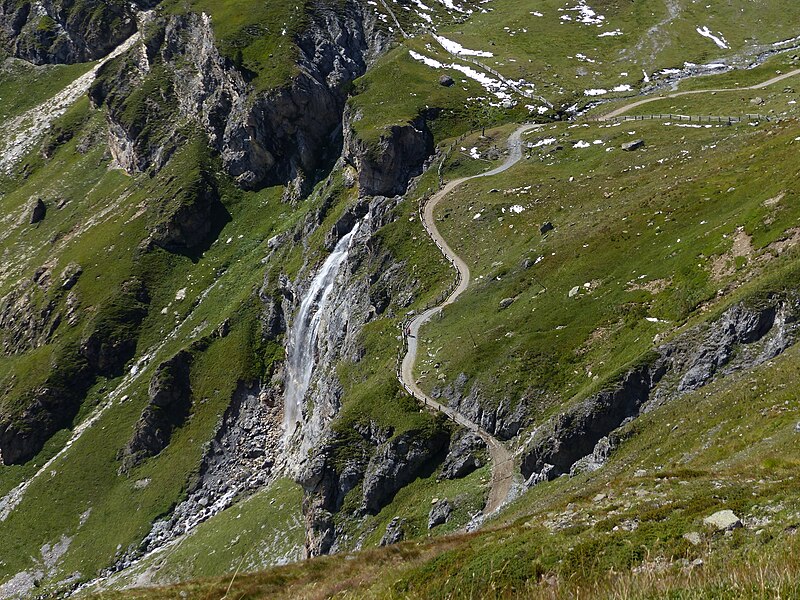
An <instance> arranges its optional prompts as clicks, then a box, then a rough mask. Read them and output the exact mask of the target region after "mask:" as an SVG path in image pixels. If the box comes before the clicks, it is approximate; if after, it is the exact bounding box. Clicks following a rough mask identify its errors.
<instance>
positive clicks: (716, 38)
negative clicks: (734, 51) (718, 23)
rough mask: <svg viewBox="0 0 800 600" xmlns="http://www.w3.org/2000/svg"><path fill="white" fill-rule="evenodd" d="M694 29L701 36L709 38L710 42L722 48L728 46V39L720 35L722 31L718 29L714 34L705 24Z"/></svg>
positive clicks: (725, 48) (724, 48)
mask: <svg viewBox="0 0 800 600" xmlns="http://www.w3.org/2000/svg"><path fill="white" fill-rule="evenodd" d="M695 31H697V33H699V34H700V35H702V36H703V37H706V38H708V39H710V40H711V41H712V42H714V43H715V44H716V45H717V46H719V47H720V48H722V49H723V50H727V49H728V47H729V46H728V40H726V39H725V37H724V36H723V35H722V33H720V32H719V31H718V32H717V35H714V34H713V33H711V30H710V29H709V28H708V25H705V26H703V27H697V28H696V29H695Z"/></svg>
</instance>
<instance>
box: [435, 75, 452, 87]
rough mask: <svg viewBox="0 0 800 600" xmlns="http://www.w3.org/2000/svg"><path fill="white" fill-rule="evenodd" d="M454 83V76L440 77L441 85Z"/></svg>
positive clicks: (445, 85) (447, 85)
mask: <svg viewBox="0 0 800 600" xmlns="http://www.w3.org/2000/svg"><path fill="white" fill-rule="evenodd" d="M454 84H455V81H453V78H452V77H450V75H442V76H441V77H439V85H442V86H444V87H451V86H452V85H454Z"/></svg>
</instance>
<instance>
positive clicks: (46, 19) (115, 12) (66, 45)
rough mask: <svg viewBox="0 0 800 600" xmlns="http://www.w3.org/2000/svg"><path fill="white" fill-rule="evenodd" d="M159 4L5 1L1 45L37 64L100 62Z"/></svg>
mask: <svg viewBox="0 0 800 600" xmlns="http://www.w3.org/2000/svg"><path fill="white" fill-rule="evenodd" d="M157 2H158V0H135V1H133V2H120V1H111V2H109V1H107V0H81V1H78V0H29V1H22V2H20V1H18V0H3V1H2V2H0V40H2V42H3V45H4V46H5V48H6V50H8V51H9V52H10V53H11V54H12V55H14V56H16V57H17V58H22V59H25V60H27V61H30V62H32V63H35V64H37V65H40V64H45V63H78V62H86V61H90V60H95V59H98V58H101V57H103V56H105V55H106V54H108V53H109V52H111V50H113V49H114V48H116V47H117V46H118V45H119V44H120V43H121V42H123V41H124V40H126V39H127V38H129V37H130V36H131V35H133V33H134V32H135V31H136V13H137V12H138V11H139V10H142V9H145V8H149V7H151V6H154V5H155V4H157Z"/></svg>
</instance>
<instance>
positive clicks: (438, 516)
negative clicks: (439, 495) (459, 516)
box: [428, 499, 453, 529]
mask: <svg viewBox="0 0 800 600" xmlns="http://www.w3.org/2000/svg"><path fill="white" fill-rule="evenodd" d="M452 512H453V506H452V505H451V504H450V502H449V501H448V500H447V499H443V500H439V501H438V502H437V503H436V504H434V505H433V508H431V512H430V513H429V514H428V529H433V528H434V527H436V526H437V525H442V524H444V523H447V519H449V518H450V513H452Z"/></svg>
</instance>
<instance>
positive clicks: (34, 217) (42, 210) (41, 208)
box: [28, 198, 47, 225]
mask: <svg viewBox="0 0 800 600" xmlns="http://www.w3.org/2000/svg"><path fill="white" fill-rule="evenodd" d="M28 210H29V214H30V218H29V222H30V224H31V225H36V223H39V222H41V221H43V220H44V216H45V214H47V206H45V203H44V202H43V201H42V199H41V198H37V199H36V200H34V201H33V202H31V203H30V208H29V209H28Z"/></svg>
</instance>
